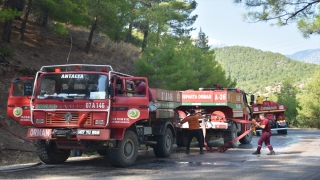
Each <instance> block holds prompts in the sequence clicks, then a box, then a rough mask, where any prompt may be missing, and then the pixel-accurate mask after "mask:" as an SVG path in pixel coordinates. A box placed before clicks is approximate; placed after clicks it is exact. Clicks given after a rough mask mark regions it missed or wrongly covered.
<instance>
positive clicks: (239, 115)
mask: <svg viewBox="0 0 320 180" xmlns="http://www.w3.org/2000/svg"><path fill="white" fill-rule="evenodd" d="M181 93H182V94H181V95H182V101H181V102H182V104H181V106H179V107H177V108H176V109H177V110H178V113H179V117H180V119H183V118H185V117H186V116H187V115H188V111H189V110H190V109H194V110H195V112H197V113H198V114H199V115H202V116H203V119H202V120H200V121H201V122H199V125H200V128H201V129H203V134H204V135H205V143H209V142H210V141H211V140H216V139H220V138H223V141H224V143H225V144H227V143H230V142H231V141H232V140H234V139H236V138H237V137H239V136H240V135H242V134H243V133H245V132H246V131H248V130H249V129H250V127H251V119H250V117H251V116H252V111H251V107H250V106H249V102H248V101H247V97H246V93H245V92H244V91H243V90H240V89H237V88H222V87H220V86H219V85H218V84H215V85H213V87H212V88H199V90H187V91H182V92H181ZM187 132H188V123H184V124H183V125H182V127H181V128H180V129H178V131H177V145H178V146H180V147H184V146H186V143H187ZM251 140H252V132H251V131H250V132H249V133H247V134H246V135H245V136H244V137H242V138H240V139H239V141H240V143H241V144H249V143H250V142H251ZM236 146H237V143H236V142H235V143H232V144H231V147H236Z"/></svg>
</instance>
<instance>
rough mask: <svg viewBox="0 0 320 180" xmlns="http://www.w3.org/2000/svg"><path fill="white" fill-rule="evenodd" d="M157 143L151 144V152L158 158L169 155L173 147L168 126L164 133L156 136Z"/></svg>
mask: <svg viewBox="0 0 320 180" xmlns="http://www.w3.org/2000/svg"><path fill="white" fill-rule="evenodd" d="M156 140H157V144H156V145H155V146H153V152H154V154H155V155H156V156H157V157H158V158H165V157H169V156H170V154H171V151H172V148H173V136H172V132H171V130H170V129H169V128H167V129H166V132H165V133H164V135H161V136H157V137H156Z"/></svg>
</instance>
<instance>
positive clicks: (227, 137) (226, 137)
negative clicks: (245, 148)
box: [223, 122, 238, 148]
mask: <svg viewBox="0 0 320 180" xmlns="http://www.w3.org/2000/svg"><path fill="white" fill-rule="evenodd" d="M237 134H238V133H237V127H236V124H234V123H233V122H232V123H231V126H230V127H228V129H227V130H226V131H224V132H223V142H224V144H226V143H229V142H231V141H232V140H234V139H235V138H237V137H238V135H237ZM235 147H237V145H236V143H233V144H232V145H231V148H235Z"/></svg>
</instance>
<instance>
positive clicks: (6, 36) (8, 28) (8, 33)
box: [2, 0, 24, 43]
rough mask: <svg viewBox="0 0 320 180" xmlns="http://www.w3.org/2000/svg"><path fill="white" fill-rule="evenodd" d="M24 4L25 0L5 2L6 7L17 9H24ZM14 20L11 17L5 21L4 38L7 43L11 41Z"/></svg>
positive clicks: (8, 0)
mask: <svg viewBox="0 0 320 180" xmlns="http://www.w3.org/2000/svg"><path fill="white" fill-rule="evenodd" d="M23 6H24V0H7V1H6V2H5V8H11V9H16V10H18V11H22V10H23ZM12 21H13V20H12V19H11V20H7V21H5V22H4V27H3V32H2V40H3V41H4V42H7V43H10V37H11V27H12Z"/></svg>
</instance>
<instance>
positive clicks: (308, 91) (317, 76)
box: [299, 68, 320, 128]
mask: <svg viewBox="0 0 320 180" xmlns="http://www.w3.org/2000/svg"><path fill="white" fill-rule="evenodd" d="M319 87H320V69H319V68H318V69H317V71H316V72H315V73H314V75H313V76H312V79H311V80H310V81H309V82H308V83H307V85H306V86H305V87H304V92H303V94H302V95H301V97H300V103H301V110H300V111H299V114H300V119H302V120H303V121H304V122H305V123H306V124H308V125H309V127H315V128H320V91H319Z"/></svg>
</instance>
